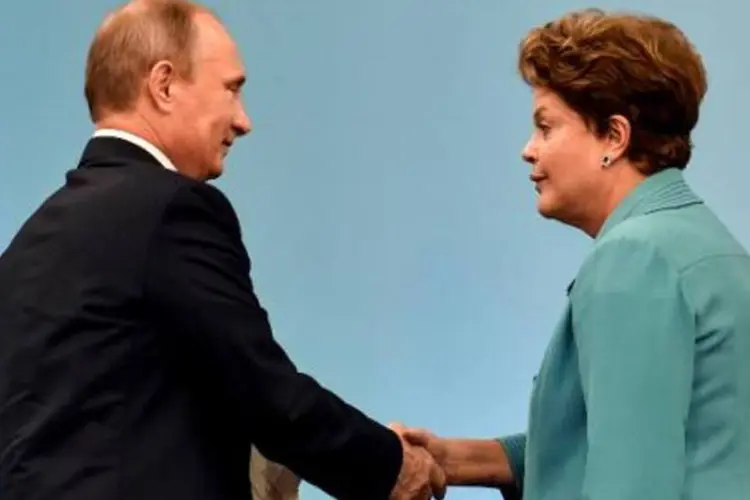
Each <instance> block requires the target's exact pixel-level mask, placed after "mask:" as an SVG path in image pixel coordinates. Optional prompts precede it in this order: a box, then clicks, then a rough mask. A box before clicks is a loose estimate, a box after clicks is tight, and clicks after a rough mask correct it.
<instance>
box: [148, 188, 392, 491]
mask: <svg viewBox="0 0 750 500" xmlns="http://www.w3.org/2000/svg"><path fill="white" fill-rule="evenodd" d="M249 271H250V261H249V258H248V255H247V253H246V251H245V247H244V245H243V243H242V241H241V233H240V229H239V223H238V221H237V217H236V215H235V213H234V210H233V209H232V207H231V205H230V204H229V202H228V200H227V199H226V198H225V197H224V195H223V194H222V193H221V192H220V191H219V190H218V189H216V188H214V187H212V186H210V185H207V184H196V185H190V186H188V187H185V188H182V189H180V190H179V191H178V192H177V193H176V195H175V196H174V197H173V199H172V201H171V203H170V204H169V206H168V207H167V208H166V210H165V212H164V215H163V220H162V222H161V224H160V226H159V228H158V229H157V230H156V232H155V235H154V239H153V241H152V247H151V249H150V251H149V265H148V268H147V276H146V283H147V284H146V294H147V300H148V301H149V303H150V305H151V307H153V308H154V310H155V311H158V316H159V317H160V318H162V320H163V322H164V325H163V327H162V328H161V331H162V332H163V333H164V335H167V336H168V342H169V345H171V346H173V348H174V349H179V350H180V351H179V352H180V353H181V355H186V356H191V359H190V362H191V363H195V369H196V370H201V371H204V372H205V373H206V374H210V376H211V380H213V383H214V384H215V385H216V387H215V390H216V391H217V392H218V393H219V394H221V395H222V396H223V398H224V399H225V400H226V401H229V404H230V405H231V406H232V407H233V408H234V410H235V411H236V412H237V414H238V416H239V417H241V418H242V419H244V420H245V421H246V422H248V423H249V424H248V426H249V427H251V428H252V430H253V435H254V440H255V443H254V444H255V445H256V446H257V448H258V450H259V451H260V452H261V453H262V454H263V455H265V456H266V457H268V458H269V459H270V460H273V461H274V462H278V463H281V464H284V465H286V466H287V467H289V468H290V469H291V470H292V471H294V472H295V473H296V474H298V475H299V476H301V477H302V478H303V479H305V480H307V481H309V482H310V483H312V484H314V485H315V486H317V487H319V488H320V489H322V490H323V491H325V492H326V493H328V494H329V495H331V496H333V497H335V498H342V499H357V500H360V499H372V500H382V499H384V498H388V496H389V493H390V491H391V489H392V487H393V485H394V484H395V482H396V479H397V476H398V474H399V471H400V468H401V462H402V460H403V455H402V448H401V442H400V440H399V438H398V437H397V435H396V434H395V433H394V432H392V431H391V430H390V429H388V428H387V427H385V426H383V425H381V424H379V423H377V422H376V421H374V420H372V419H370V418H368V417H367V416H366V415H364V414H363V413H362V412H360V411H358V410H357V409H356V408H354V407H352V406H350V405H348V404H347V403H346V402H344V401H343V400H341V399H340V398H338V397H337V396H336V395H334V394H333V393H332V392H329V391H328V390H326V389H325V388H323V387H322V386H321V385H319V384H318V383H317V382H316V381H315V380H314V379H313V378H311V377H310V376H308V375H306V374H304V373H300V372H299V371H298V370H297V369H296V367H295V365H294V364H293V363H292V361H291V360H290V359H289V358H288V357H287V355H286V353H285V352H284V350H283V349H282V348H281V347H280V346H279V344H278V343H277V342H276V341H275V340H274V338H273V336H272V332H271V327H270V325H269V321H268V317H267V314H266V311H265V310H264V309H263V308H262V307H261V305H260V304H259V301H258V299H257V297H256V295H255V293H254V291H253V285H252V282H251V279H250V276H249Z"/></svg>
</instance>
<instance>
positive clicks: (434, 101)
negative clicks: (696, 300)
mask: <svg viewBox="0 0 750 500" xmlns="http://www.w3.org/2000/svg"><path fill="white" fill-rule="evenodd" d="M116 4H117V2H114V1H111V0H107V1H105V0H101V1H93V0H89V1H84V0H77V1H75V2H74V1H64V2H63V1H60V0H37V1H34V2H12V3H9V4H8V5H7V6H5V7H4V8H3V14H2V16H0V60H1V61H2V62H3V64H2V66H0V76H1V77H2V82H3V87H2V92H1V93H0V131H1V132H2V133H0V151H2V153H3V163H2V165H3V170H2V183H0V248H4V247H5V246H6V245H7V243H8V241H9V240H10V238H11V237H12V235H13V233H14V232H15V231H16V229H17V228H18V226H19V225H20V224H21V222H22V221H23V220H24V219H25V218H26V217H27V216H28V215H29V213H30V212H31V211H32V210H33V209H34V208H35V207H36V206H37V205H38V203H39V202H40V201H41V199H42V198H43V197H45V196H46V195H47V194H49V193H50V192H51V191H52V190H53V189H55V188H56V187H57V186H58V185H59V184H60V183H61V182H62V181H63V175H64V172H65V171H66V170H67V169H68V168H71V167H73V166H75V164H76V162H77V160H78V156H79V154H80V152H81V149H82V147H83V145H84V143H85V141H86V140H87V137H88V135H89V133H90V132H91V125H90V124H89V122H88V119H87V115H86V107H85V104H84V100H83V91H82V80H83V68H84V58H85V53H86V49H87V45H88V43H89V41H90V39H91V36H92V34H93V32H94V29H95V27H96V25H97V24H98V22H99V20H100V19H101V17H102V15H103V14H104V13H105V11H106V10H108V9H109V8H111V7H112V6H114V5H116ZM552 4H553V2H526V1H522V0H461V1H457V0H378V1H363V0H356V1H352V0H315V1H310V0H272V1H259V0H223V1H219V0H216V1H213V2H209V5H211V6H213V7H215V8H216V9H217V10H218V12H219V14H220V15H221V16H222V17H223V18H224V19H225V21H226V22H227V24H228V25H229V27H230V29H231V30H232V31H233V33H234V35H235V36H236V38H237V41H238V43H239V45H240V47H241V50H242V51H243V54H244V58H245V61H246V65H247V68H248V72H249V82H248V85H247V93H246V103H247V107H248V111H249V113H250V115H251V117H252V118H253V120H254V123H255V131H254V132H253V134H251V135H250V136H249V138H246V139H243V140H242V141H240V142H239V143H237V144H236V146H235V148H234V151H233V153H232V155H231V156H230V159H229V161H228V171H227V173H226V174H225V176H224V177H223V178H222V179H221V180H220V181H219V182H218V184H219V186H220V187H221V188H223V189H224V190H225V191H226V192H227V194H228V195H229V197H230V198H231V200H232V201H233V202H234V204H235V207H236V209H237V211H238V213H239V215H240V218H241V221H242V223H243V226H244V231H245V241H246V243H247V246H248V249H249V251H250V253H251V256H252V257H253V259H254V271H253V277H254V279H255V281H256V284H257V288H258V290H259V293H260V297H261V300H262V301H263V303H264V304H265V305H266V307H267V308H268V309H269V311H270V313H271V317H272V320H273V324H274V327H275V331H276V336H277V338H278V339H279V340H280V341H281V342H282V343H283V345H284V346H285V347H286V348H287V349H288V351H289V352H290V353H291V355H292V357H293V358H294V359H295V360H296V361H297V363H298V365H299V367H300V368H301V369H303V370H306V371H309V372H311V373H312V374H314V375H315V376H316V377H317V378H318V379H319V380H320V381H321V382H323V383H324V384H325V385H327V386H328V387H330V388H332V389H334V390H335V391H337V392H338V393H339V394H341V395H342V396H344V397H345V398H346V399H348V400H349V401H351V402H352V403H355V404H356V405H358V406H359V407H361V408H362V409H364V410H365V411H367V412H369V413H370V414H371V415H373V416H374V417H376V418H378V419H379V420H381V421H383V422H388V421H391V420H401V421H404V422H405V423H407V424H409V425H419V426H427V427H429V428H432V429H433V430H435V431H436V432H438V433H441V434H447V435H454V436H493V435H496V434H503V433H507V432H514V431H518V430H521V429H523V427H524V421H525V418H526V402H527V397H528V392H529V389H530V382H531V378H532V376H533V375H534V373H535V371H536V368H537V366H538V364H539V362H540V359H541V357H542V354H543V350H544V347H545V345H546V342H547V340H548V338H549V335H550V332H551V329H552V327H553V324H554V323H555V321H556V318H557V314H558V312H559V311H560V309H561V307H562V305H563V300H564V290H565V287H566V286H567V284H568V282H569V281H570V279H571V278H572V276H573V274H574V273H575V271H576V268H577V266H578V265H579V264H580V262H581V260H582V259H583V257H584V255H585V253H586V251H587V248H588V246H589V241H588V240H587V239H586V238H585V237H584V236H583V235H581V234H579V233H577V232H574V231H573V230H570V229H567V228H564V227H562V226H560V225H558V224H556V223H553V222H549V221H545V220H542V219H541V218H540V217H539V216H538V215H537V214H536V213H535V210H534V197H535V194H534V191H533V189H532V186H531V184H530V183H529V181H528V177H527V176H528V168H527V167H526V166H525V165H524V164H523V163H522V162H521V160H520V150H521V148H522V146H523V144H524V142H525V140H526V138H527V134H528V133H529V132H530V130H531V125H530V118H529V114H530V99H529V92H528V90H527V89H526V88H525V87H524V86H523V84H522V83H521V82H520V81H519V80H518V78H517V76H516V73H515V54H516V49H517V46H518V42H519V39H520V38H521V36H522V35H523V34H524V32H525V31H526V30H527V29H528V28H530V27H531V26H533V25H535V24H539V23H542V22H544V21H546V20H548V19H549V18H551V17H553V16H556V15H558V14H560V13H562V12H564V11H566V10H568V9H570V8H577V7H585V6H588V5H587V4H580V3H577V2H573V1H565V0H561V1H557V2H554V6H552ZM599 5H600V6H603V7H621V6H624V5H628V6H629V7H631V8H634V9H639V10H646V11H648V12H651V13H655V14H659V15H664V16H667V17H669V18H670V19H672V20H673V21H675V22H677V23H678V24H679V25H680V26H682V27H683V29H684V30H685V31H686V32H687V33H688V35H689V36H690V37H691V38H692V39H693V41H694V42H695V43H696V44H697V46H698V48H699V49H700V50H701V51H702V53H703V55H704V57H705V60H706V64H707V66H708V69H709V75H710V89H709V95H708V98H707V100H706V102H705V106H704V108H703V116H702V120H701V123H700V126H699V129H698V131H697V133H696V134H695V143H696V145H697V147H696V151H695V155H694V161H693V164H692V166H691V168H690V169H689V172H688V178H689V179H690V180H691V181H692V182H693V185H694V187H695V188H696V189H697V190H698V192H699V193H700V194H702V195H703V196H704V197H705V198H706V199H707V200H708V202H709V203H710V204H711V205H712V206H713V207H714V208H715V210H716V211H717V212H718V213H719V215H720V216H721V217H723V219H724V220H725V221H726V223H727V224H728V225H729V226H730V227H731V228H732V229H733V230H734V231H735V232H736V234H737V235H738V236H739V238H740V239H741V240H742V241H743V242H744V243H745V244H748V243H750V227H749V226H748V219H747V210H748V200H747V190H746V185H747V183H748V180H750V173H749V172H748V164H747V156H746V146H747V143H748V119H747V117H748V116H750V101H749V100H748V93H747V92H746V90H745V87H744V83H745V82H746V81H747V80H748V78H750V62H748V56H747V48H746V46H747V43H746V36H747V27H746V23H745V21H746V19H747V15H748V14H749V13H750V12H748V11H747V9H746V8H743V7H741V4H740V2H738V1H733V0H723V1H722V0H713V1H710V2H708V1H705V2H698V1H695V2H692V3H691V2H684V1H681V0H662V1H656V0H651V1H644V0H631V1H629V2H624V1H622V2H615V1H608V2H599ZM147 452H148V450H144V453H147ZM303 498H304V500H307V499H316V498H324V496H323V495H322V494H321V493H319V492H318V491H316V490H314V489H313V488H311V487H309V486H308V487H305V489H304V491H303ZM449 498H452V499H460V498H476V499H483V498H488V499H489V498H498V495H497V493H495V492H490V491H484V492H480V491H478V490H463V491H461V490H455V492H452V493H451V494H450V496H449Z"/></svg>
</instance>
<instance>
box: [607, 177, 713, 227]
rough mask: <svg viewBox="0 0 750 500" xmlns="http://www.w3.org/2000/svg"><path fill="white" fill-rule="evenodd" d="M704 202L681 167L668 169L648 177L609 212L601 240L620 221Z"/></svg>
mask: <svg viewBox="0 0 750 500" xmlns="http://www.w3.org/2000/svg"><path fill="white" fill-rule="evenodd" d="M696 203H703V200H701V199H700V198H699V197H698V195H696V194H695V193H694V192H693V190H692V189H690V186H688V185H687V183H686V182H685V178H684V176H683V173H682V170H680V169H678V168H668V169H666V170H662V171H660V172H657V173H655V174H653V175H650V176H648V177H647V178H646V179H645V180H644V181H643V182H641V183H640V184H639V185H638V186H637V187H636V188H635V189H634V190H633V191H632V192H631V193H630V194H629V195H628V196H627V197H626V198H625V199H624V200H622V201H621V202H620V204H619V205H618V206H617V208H615V210H614V211H613V212H612V213H611V214H610V215H609V217H608V218H607V220H606V221H605V222H604V225H603V226H602V229H601V230H600V231H599V234H598V235H597V236H596V240H597V241H598V240H600V239H601V238H602V237H604V235H605V234H606V233H607V232H609V231H610V230H611V229H612V228H613V227H615V226H616V225H618V224H619V223H621V222H623V221H625V220H627V219H630V218H631V217H637V216H639V215H645V214H649V213H652V212H658V211H661V210H669V209H673V208H680V207H684V206H687V205H694V204H696Z"/></svg>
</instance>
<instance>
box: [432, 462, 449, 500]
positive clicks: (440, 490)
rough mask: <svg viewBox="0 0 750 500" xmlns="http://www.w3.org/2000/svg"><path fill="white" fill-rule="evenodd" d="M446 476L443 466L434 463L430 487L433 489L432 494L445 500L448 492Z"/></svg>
mask: <svg viewBox="0 0 750 500" xmlns="http://www.w3.org/2000/svg"><path fill="white" fill-rule="evenodd" d="M445 483H446V478H445V471H444V470H443V469H442V467H440V466H438V465H437V464H436V463H433V465H432V467H431V468H430V488H431V489H432V496H433V497H434V498H436V499H437V500H443V498H445V492H446V484H445Z"/></svg>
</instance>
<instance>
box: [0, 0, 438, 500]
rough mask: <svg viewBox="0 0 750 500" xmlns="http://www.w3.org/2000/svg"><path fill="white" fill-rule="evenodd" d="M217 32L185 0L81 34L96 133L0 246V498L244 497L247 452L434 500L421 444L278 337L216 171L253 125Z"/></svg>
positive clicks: (335, 487)
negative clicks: (360, 404) (330, 382)
mask: <svg viewBox="0 0 750 500" xmlns="http://www.w3.org/2000/svg"><path fill="white" fill-rule="evenodd" d="M243 80H244V69H243V68H242V63H241V62H240V58H239V55H238V53H237V48H236V47H235V45H234V43H233V41H232V39H231V37H230V36H229V34H228V33H227V32H226V30H225V28H224V27H223V26H222V24H221V23H220V22H219V21H218V19H217V18H216V17H215V16H214V15H212V14H211V13H210V12H209V11H208V10H206V9H204V8H202V7H200V6H197V5H195V4H193V3H190V2H187V1H179V0H141V1H137V2H133V3H131V4H128V5H126V6H124V7H123V8H121V9H119V10H118V11H115V13H113V14H112V15H110V16H109V17H108V18H107V19H106V20H105V22H104V23H103V25H102V27H101V28H100V30H99V31H98V32H97V34H96V37H95V39H94V41H93V43H92V45H91V48H90V51H89V55H88V60H87V68H86V97H87V100H88V104H89V109H90V112H91V116H92V119H93V121H94V123H95V125H96V133H95V134H94V137H93V138H92V139H91V140H90V142H89V143H88V145H87V146H86V148H85V150H84V152H83V156H82V159H81V160H80V164H79V165H78V167H77V168H75V169H73V170H71V171H70V172H68V174H67V177H66V182H65V184H64V186H62V187H61V188H60V189H59V190H58V191H57V192H55V193H54V194H52V195H51V196H50V197H49V198H48V199H47V200H46V201H45V202H44V203H43V204H42V205H41V207H40V208H39V209H38V210H37V211H36V212H35V213H34V214H33V215H32V216H31V217H30V219H29V220H28V221H27V222H26V223H25V224H24V225H23V227H22V228H21V229H20V231H19V232H18V234H17V235H16V236H15V237H14V238H13V240H12V242H11V244H10V246H9V247H8V248H7V250H6V251H5V252H4V254H3V255H2V257H0V497H2V499H3V500H52V499H54V500H89V499H95V500H125V499H133V500H190V499H195V500H239V499H244V500H247V499H249V498H250V497H251V485H250V484H249V481H248V460H249V457H250V450H251V446H253V445H254V446H256V447H257V449H258V450H259V451H260V452H261V453H263V455H264V456H266V457H268V458H269V459H271V460H273V461H275V462H278V463H281V464H284V465H286V466H288V467H289V468H290V469H291V470H292V471H293V472H294V473H295V474H298V475H299V476H300V477H302V478H303V479H305V480H307V481H309V482H311V483H312V484H314V485H317V486H318V487H320V488H321V489H322V490H324V491H326V492H327V493H329V494H330V495H332V496H334V497H336V498H342V499H356V500H368V499H372V500H383V499H388V498H392V499H411V498H418V499H426V498H429V497H430V496H431V495H435V496H440V495H442V493H443V489H442V488H443V483H444V478H443V477H442V471H441V470H440V469H439V468H438V467H437V466H436V464H435V462H434V461H433V460H432V459H431V457H430V456H429V454H427V453H426V451H425V450H424V449H422V448H412V447H411V446H409V445H407V444H406V443H405V442H404V441H402V440H401V438H400V437H399V436H398V435H397V434H396V433H394V432H393V431H391V430H390V429H388V428H387V427H384V426H382V425H381V424H379V423H377V422H375V421H374V420H372V419H370V418H369V417H367V416H366V415H365V414H363V413H362V412H360V411H358V410H357V409H355V408H354V407H352V406H350V405H348V404H347V403H345V402H344V401H342V400H341V399H340V398H338V397H337V396H335V395H334V394H332V393H331V392H329V391H328V390H326V389H325V388H323V387H321V386H320V385H319V384H318V383H316V381H315V380H314V379H312V378H311V377H309V376H307V375H305V374H303V373H300V372H298V371H297V369H296V368H295V365H294V364H293V363H292V362H291V361H290V360H289V358H288V357H287V355H286V354H285V353H284V351H283V349H282V348H281V347H280V346H279V345H278V344H277V343H276V342H275V341H274V339H273V337H272V334H271V329H270V326H269V322H268V318H267V315H266V312H265V310H264V309H263V308H262V306H261V304H259V302H258V299H257V298H256V295H255V294H254V291H253V285H252V283H251V280H250V278H249V271H250V260H249V258H248V256H247V253H246V251H245V248H244V246H243V243H242V239H241V234H240V225H239V222H238V220H237V217H236V215H235V213H234V211H233V209H232V206H231V205H230V203H229V202H228V200H227V199H226V198H225V197H224V195H223V194H222V193H221V192H220V191H219V190H217V189H216V188H215V187H213V186H211V185H209V184H207V183H206V182H205V181H206V180H208V179H212V178H215V177H217V176H218V175H219V174H220V173H221V171H222V168H223V159H224V157H225V155H226V153H227V151H228V149H229V148H230V147H231V144H232V142H233V141H234V140H235V139H236V138H238V137H240V136H242V135H244V134H246V133H248V132H249V131H250V128H251V125H250V121H249V119H248V117H247V115H246V113H245V111H244V108H243V104H242V101H241V98H240V89H241V86H242V83H243Z"/></svg>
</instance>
